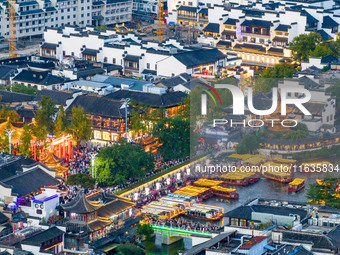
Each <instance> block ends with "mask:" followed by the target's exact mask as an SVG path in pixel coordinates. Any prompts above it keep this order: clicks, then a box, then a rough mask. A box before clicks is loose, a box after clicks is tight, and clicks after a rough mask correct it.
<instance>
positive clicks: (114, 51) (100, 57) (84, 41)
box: [40, 27, 236, 76]
mask: <svg viewBox="0 0 340 255" xmlns="http://www.w3.org/2000/svg"><path fill="white" fill-rule="evenodd" d="M44 39H45V41H44V43H43V44H42V45H41V48H40V55H41V56H46V57H52V58H56V59H59V60H62V59H63V58H64V57H65V56H73V57H74V58H75V59H83V60H88V61H91V62H101V63H108V64H115V65H120V66H122V70H123V73H125V74H150V75H157V76H173V75H177V74H179V73H183V72H187V73H189V74H197V73H202V72H203V73H204V72H206V73H209V74H210V75H215V74H218V73H219V72H221V71H222V69H223V67H226V66H231V65H236V57H235V55H232V54H230V56H228V57H227V56H226V55H224V54H223V53H222V52H221V51H219V50H218V49H205V48H197V49H189V48H186V47H185V46H183V45H182V44H180V43H179V42H177V41H176V40H174V39H168V40H167V41H165V42H163V43H162V44H159V43H155V42H147V41H142V40H141V39H140V38H138V37H136V36H135V35H133V34H127V35H120V34H117V33H116V31H113V30H106V31H105V32H96V31H94V30H93V28H90V27H87V28H85V29H76V28H71V27H65V28H64V29H63V30H62V31H60V30H58V29H52V28H49V29H46V31H45V32H44ZM190 60H191V61H192V62H190ZM177 64H178V65H177ZM172 68H175V69H172Z"/></svg>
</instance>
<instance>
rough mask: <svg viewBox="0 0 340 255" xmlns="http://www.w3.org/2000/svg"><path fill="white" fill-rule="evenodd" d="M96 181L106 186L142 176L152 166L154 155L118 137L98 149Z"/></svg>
mask: <svg viewBox="0 0 340 255" xmlns="http://www.w3.org/2000/svg"><path fill="white" fill-rule="evenodd" d="M96 164H97V177H98V182H99V183H101V184H104V185H107V186H111V185H114V184H118V183H125V182H126V181H127V180H128V179H129V178H135V177H142V176H144V175H145V173H146V172H149V171H151V170H152V169H153V168H154V157H153V155H152V154H151V153H148V152H145V151H144V149H143V148H142V147H141V146H139V145H137V144H131V143H127V142H126V140H125V139H120V140H119V142H118V143H117V144H115V145H113V146H110V147H105V148H103V149H101V150H100V152H99V153H98V155H97V157H96Z"/></svg>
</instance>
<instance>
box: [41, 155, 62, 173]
mask: <svg viewBox="0 0 340 255" xmlns="http://www.w3.org/2000/svg"><path fill="white" fill-rule="evenodd" d="M40 162H41V163H43V164H45V165H46V166H47V167H49V168H51V169H54V170H56V171H57V173H56V176H58V177H65V176H66V174H67V170H68V168H67V167H64V166H62V165H61V163H62V162H63V160H62V159H61V158H58V157H57V156H56V155H55V154H54V153H53V152H52V151H49V152H48V153H47V155H46V156H45V157H44V158H41V159H40Z"/></svg>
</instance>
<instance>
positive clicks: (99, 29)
mask: <svg viewBox="0 0 340 255" xmlns="http://www.w3.org/2000/svg"><path fill="white" fill-rule="evenodd" d="M106 29H107V26H106V25H101V26H96V30H98V31H99V32H102V31H105V30H106Z"/></svg>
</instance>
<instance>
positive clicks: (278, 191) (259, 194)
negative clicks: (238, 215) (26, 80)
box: [145, 172, 340, 255]
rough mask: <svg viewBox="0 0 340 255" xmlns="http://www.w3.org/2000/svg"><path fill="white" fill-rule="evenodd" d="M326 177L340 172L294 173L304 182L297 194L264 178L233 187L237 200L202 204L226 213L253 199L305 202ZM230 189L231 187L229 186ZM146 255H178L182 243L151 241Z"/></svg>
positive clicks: (337, 175)
mask: <svg viewBox="0 0 340 255" xmlns="http://www.w3.org/2000/svg"><path fill="white" fill-rule="evenodd" d="M326 177H337V178H340V172H339V173H337V172H333V173H300V172H296V173H295V174H294V176H293V178H303V179H305V180H306V185H305V188H304V189H302V190H300V191H299V192H297V193H288V184H283V183H279V182H276V181H272V180H268V179H266V178H261V179H260V180H259V181H258V182H257V183H255V184H251V185H248V186H235V188H236V189H237V191H236V192H237V193H239V195H240V197H239V199H236V200H232V199H222V198H219V197H215V196H213V197H212V198H210V199H208V200H206V201H204V202H203V203H204V204H209V205H216V206H220V207H223V208H224V211H225V212H228V211H230V210H232V209H234V208H236V207H238V206H241V205H243V204H244V203H246V202H247V201H249V200H250V199H253V198H268V199H278V200H289V201H296V202H307V201H308V199H307V198H306V193H307V189H308V187H309V185H310V184H313V183H315V181H316V179H322V178H326ZM230 187H232V186H230ZM188 220H191V221H194V220H193V219H192V218H188ZM214 224H218V225H223V221H222V220H221V221H219V222H214ZM145 246H146V253H147V254H150V255H151V254H152V255H153V254H155V255H158V254H160V255H163V254H170V255H175V254H178V253H177V250H182V249H183V248H184V247H183V241H179V242H176V243H174V244H172V245H169V246H167V245H162V246H161V247H157V246H155V245H154V243H153V242H152V241H150V242H148V243H145Z"/></svg>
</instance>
